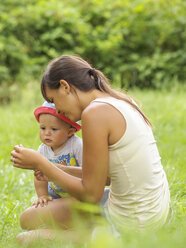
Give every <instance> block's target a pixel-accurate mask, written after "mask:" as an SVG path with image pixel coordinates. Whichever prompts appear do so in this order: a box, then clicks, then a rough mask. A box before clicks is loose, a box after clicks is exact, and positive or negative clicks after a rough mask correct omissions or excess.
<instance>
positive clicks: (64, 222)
mask: <svg viewBox="0 0 186 248" xmlns="http://www.w3.org/2000/svg"><path fill="white" fill-rule="evenodd" d="M76 202H77V200H76V199H75V198H70V197H69V198H59V199H54V200H53V201H50V202H48V205H47V206H45V207H41V206H38V207H37V208H35V207H30V208H28V209H26V210H25V211H24V212H23V213H22V214H21V217H20V224H21V227H22V228H23V229H26V230H34V229H38V228H41V227H44V228H54V227H56V226H58V227H60V228H63V229H67V228H69V227H70V226H71V224H72V223H71V222H72V218H71V217H72V208H73V205H74V203H76Z"/></svg>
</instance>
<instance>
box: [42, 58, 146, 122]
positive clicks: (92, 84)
mask: <svg viewBox="0 0 186 248" xmlns="http://www.w3.org/2000/svg"><path fill="white" fill-rule="evenodd" d="M62 79H63V80H65V81H66V82H68V83H69V85H71V86H75V87H76V88H77V89H79V90H81V91H85V92H86V91H89V90H92V89H98V90H100V91H102V92H105V93H108V94H109V95H110V96H112V97H114V98H117V99H120V100H123V101H125V102H127V103H129V104H130V105H131V106H132V107H133V108H135V109H136V110H137V111H138V112H139V113H140V114H141V115H142V116H143V118H144V120H145V121H146V123H147V124H148V125H150V126H151V123H150V121H149V120H148V118H147V117H146V116H145V114H144V113H143V112H142V111H141V109H140V108H139V107H138V106H137V105H136V104H135V103H134V102H133V101H132V99H131V98H130V97H128V96H127V95H125V94H124V93H121V92H119V91H116V90H114V89H112V88H111V87H110V85H109V83H108V79H107V78H106V77H105V76H104V75H103V73H102V72H101V71H99V70H96V69H95V68H92V67H91V65H90V64H89V63H88V62H86V61H85V60H83V59H82V58H80V57H77V56H71V55H63V56H60V57H59V58H56V59H54V60H52V61H51V62H50V63H49V65H48V67H47V69H46V71H45V73H44V75H43V77H42V81H41V92H42V94H43V97H44V98H45V99H46V100H47V101H49V99H47V95H46V91H45V89H46V87H48V88H49V89H58V88H59V87H60V80H62Z"/></svg>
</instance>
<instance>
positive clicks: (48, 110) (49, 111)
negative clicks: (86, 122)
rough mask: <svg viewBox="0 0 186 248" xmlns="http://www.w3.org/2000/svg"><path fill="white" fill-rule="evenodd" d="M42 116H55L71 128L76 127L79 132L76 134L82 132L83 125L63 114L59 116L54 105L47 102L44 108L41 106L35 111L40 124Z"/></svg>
mask: <svg viewBox="0 0 186 248" xmlns="http://www.w3.org/2000/svg"><path fill="white" fill-rule="evenodd" d="M40 114H51V115H54V116H56V117H58V118H59V119H61V120H63V121H65V122H66V123H68V124H70V125H71V126H73V127H75V128H76V130H77V131H76V132H78V131H79V130H81V125H79V124H78V123H76V122H72V121H71V120H70V119H69V118H67V117H66V116H64V115H63V114H57V113H56V108H55V104H54V103H50V102H47V101H45V102H44V103H43V105H42V106H40V107H38V108H36V109H35V110H34V115H35V117H36V120H37V121H38V122H39V115H40Z"/></svg>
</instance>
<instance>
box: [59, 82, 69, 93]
mask: <svg viewBox="0 0 186 248" xmlns="http://www.w3.org/2000/svg"><path fill="white" fill-rule="evenodd" d="M59 83H60V87H61V89H63V90H64V91H65V92H66V93H67V94H69V93H70V85H69V84H68V83H67V81H65V80H60V81H59Z"/></svg>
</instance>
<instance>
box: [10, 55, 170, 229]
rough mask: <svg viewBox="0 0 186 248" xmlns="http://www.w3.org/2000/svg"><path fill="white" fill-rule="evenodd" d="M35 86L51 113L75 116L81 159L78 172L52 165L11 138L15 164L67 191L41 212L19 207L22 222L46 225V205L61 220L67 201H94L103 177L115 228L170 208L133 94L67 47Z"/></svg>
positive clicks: (149, 223)
mask: <svg viewBox="0 0 186 248" xmlns="http://www.w3.org/2000/svg"><path fill="white" fill-rule="evenodd" d="M41 90H42V94H43V96H44V98H45V99H46V100H47V101H48V102H53V103H55V106H56V110H57V112H58V113H63V114H64V115H65V116H66V117H68V118H69V119H70V120H71V121H73V122H77V121H78V120H81V121H82V137H83V166H82V171H81V175H80V174H78V172H75V171H74V172H73V171H67V170H66V171H65V169H64V171H59V169H58V168H55V167H54V166H51V164H50V162H49V161H48V160H46V159H44V158H43V157H42V156H41V155H39V154H38V153H37V152H35V151H33V150H31V149H26V148H23V147H19V146H16V147H15V149H14V151H12V152H11V155H12V157H11V160H12V161H13V162H14V166H15V167H18V168H23V169H32V170H39V171H41V172H42V173H43V174H44V175H46V176H47V177H48V178H49V179H50V180H51V181H54V182H56V183H57V184H58V185H59V186H61V187H62V188H63V189H65V190H66V191H67V192H68V193H70V194H71V195H72V196H73V198H69V199H68V200H66V201H65V202H64V201H63V200H59V201H55V203H54V202H49V204H48V206H47V208H45V211H44V212H39V210H38V212H37V214H36V212H35V211H36V210H33V208H32V209H29V210H26V211H25V212H24V213H23V214H22V216H21V225H22V227H23V228H26V229H37V228H39V226H40V224H41V221H40V220H41V219H42V223H44V224H45V225H47V226H48V225H49V224H48V223H49V221H48V219H47V218H48V217H47V216H48V215H47V214H48V211H49V209H50V211H51V213H52V218H53V219H54V220H55V221H56V222H58V223H60V224H61V225H62V226H64V225H65V227H68V225H69V223H70V222H69V221H70V216H71V213H70V208H71V206H72V204H73V203H74V201H76V200H79V201H83V202H84V201H85V202H91V203H97V202H99V201H100V199H101V196H102V194H103V191H104V186H105V184H106V181H107V177H110V180H111V186H110V194H109V200H108V209H107V210H108V211H107V216H108V218H109V219H110V221H111V222H112V224H113V225H114V226H115V227H116V229H117V230H122V229H123V228H124V227H130V226H131V225H132V226H133V225H134V226H137V227H139V228H140V229H144V228H153V229H156V228H159V227H161V226H162V225H163V224H164V223H165V222H166V220H167V217H168V213H169V204H170V194H169V187H168V182H167V178H166V175H165V172H164V170H163V167H162V165H161V158H160V156H159V153H158V149H157V146H156V142H155V140H154V137H153V134H152V130H151V125H150V122H149V120H148V119H147V117H146V116H145V115H144V113H143V112H142V111H141V110H140V109H139V107H138V106H137V105H136V104H135V102H134V101H133V100H132V99H131V98H129V97H128V96H126V95H125V94H122V93H120V92H117V91H115V90H113V89H111V88H110V87H109V85H108V82H107V79H106V78H105V77H104V75H103V74H102V73H101V72H100V71H98V70H96V69H94V68H92V67H91V66H90V65H89V64H88V63H87V62H86V61H84V60H83V59H81V58H79V57H75V56H68V55H64V56H61V57H59V58H57V59H55V60H53V61H51V63H50V64H49V65H48V67H47V69H46V71H45V73H44V75H43V78H42V83H41ZM75 199H76V200H75ZM38 215H39V217H38Z"/></svg>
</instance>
